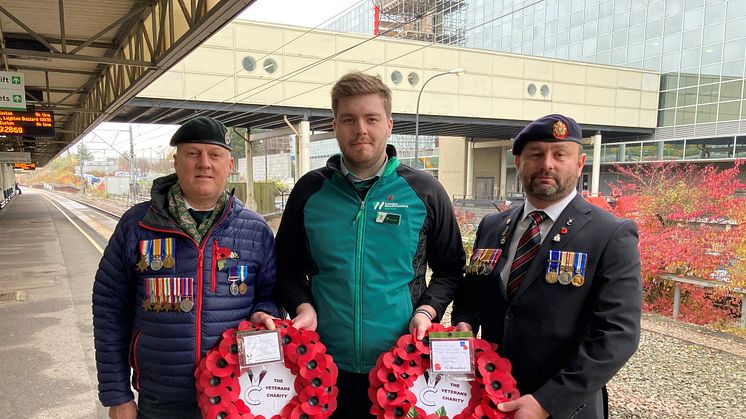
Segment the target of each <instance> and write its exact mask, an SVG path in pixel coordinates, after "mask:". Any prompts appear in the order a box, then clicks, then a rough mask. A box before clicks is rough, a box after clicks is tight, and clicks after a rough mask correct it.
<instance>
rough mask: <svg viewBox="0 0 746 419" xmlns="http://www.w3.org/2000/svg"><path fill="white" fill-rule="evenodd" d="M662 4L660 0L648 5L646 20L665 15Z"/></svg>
mask: <svg viewBox="0 0 746 419" xmlns="http://www.w3.org/2000/svg"><path fill="white" fill-rule="evenodd" d="M663 6H664V4H663V2H662V1H659V2H655V3H651V4H649V5H648V20H653V19H660V18H662V17H663V16H664V15H665V13H664V12H665V9H664V7H663Z"/></svg>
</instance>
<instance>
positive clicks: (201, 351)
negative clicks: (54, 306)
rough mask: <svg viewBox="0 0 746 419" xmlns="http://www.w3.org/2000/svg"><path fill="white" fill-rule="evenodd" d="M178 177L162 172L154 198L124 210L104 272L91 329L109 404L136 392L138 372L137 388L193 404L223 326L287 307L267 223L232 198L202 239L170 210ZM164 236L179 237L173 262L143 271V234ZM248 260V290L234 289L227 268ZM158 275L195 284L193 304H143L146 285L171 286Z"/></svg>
mask: <svg viewBox="0 0 746 419" xmlns="http://www.w3.org/2000/svg"><path fill="white" fill-rule="evenodd" d="M175 182H176V175H169V176H166V177H163V178H159V179H156V181H155V182H154V184H153V192H152V194H151V195H152V196H153V199H152V200H151V202H149V203H142V204H138V205H135V206H134V207H132V208H131V209H130V210H128V211H127V212H126V213H125V214H124V215H123V216H122V219H121V221H120V222H119V224H118V225H117V227H116V229H115V231H114V234H113V235H112V237H111V239H110V240H109V244H108V246H107V247H106V250H105V251H104V255H103V258H102V259H101V262H100V264H99V268H98V272H97V273H96V280H95V283H94V285H93V332H94V339H95V347H96V367H97V369H98V382H99V386H98V390H99V398H100V399H101V403H103V405H104V406H113V405H118V404H121V403H125V402H128V401H130V400H132V399H133V394H132V391H131V390H130V378H131V382H132V386H133V387H134V388H135V389H136V390H138V391H139V392H140V394H141V395H144V396H147V397H148V398H151V399H156V400H159V401H164V402H170V401H185V402H189V401H194V400H195V399H196V394H195V386H194V378H193V374H194V369H195V366H196V364H197V363H198V362H199V360H200V359H201V357H202V356H204V355H205V353H206V352H207V351H208V350H209V349H211V348H212V347H213V346H214V345H215V343H216V342H217V340H218V338H219V337H220V335H221V333H222V332H223V331H224V330H225V329H227V328H230V327H235V326H236V325H237V324H238V323H239V322H240V321H241V320H244V319H248V318H249V316H250V315H251V314H252V313H254V312H255V311H264V312H267V313H270V314H272V315H274V316H279V314H280V313H279V312H278V308H277V306H276V305H275V304H274V302H273V301H272V300H271V295H272V288H273V287H274V283H275V250H274V238H273V236H272V231H271V230H270V229H269V227H268V226H267V224H266V222H265V221H264V220H263V219H262V218H261V217H260V216H259V215H258V214H257V213H255V212H253V211H250V210H248V209H245V208H243V204H242V203H241V202H240V201H239V200H238V199H236V198H235V197H231V198H230V199H229V200H228V203H227V204H226V207H225V209H224V210H223V214H222V215H221V216H220V217H219V219H218V220H217V221H216V222H215V225H214V226H213V227H212V229H211V230H210V231H209V232H208V233H207V234H206V235H205V238H204V239H203V240H202V243H199V244H198V243H196V242H195V241H194V240H193V239H192V238H191V237H189V236H188V235H186V234H185V233H184V232H183V231H182V230H181V229H180V228H179V227H178V225H177V224H176V223H175V222H174V221H173V220H172V218H171V216H170V214H169V212H168V209H167V195H166V194H167V191H168V189H169V188H170V187H171V186H172V185H173V184H174V183H175ZM164 238H174V240H173V242H174V250H173V255H174V259H175V261H176V263H175V265H174V266H173V267H171V268H170V269H168V268H166V267H163V268H161V269H159V270H157V271H154V270H153V269H152V268H150V267H148V268H147V269H146V270H145V271H144V272H139V271H138V270H137V269H136V265H137V263H138V261H139V260H140V252H139V246H140V243H141V240H152V239H164ZM225 249H229V252H233V255H232V257H230V256H229V257H228V258H225V259H224V263H225V266H224V267H223V269H219V268H218V266H217V265H218V263H217V262H218V259H219V258H218V257H217V255H218V253H219V251H221V250H222V251H223V253H225ZM162 254H164V255H165V253H162ZM240 266H246V267H247V269H248V278H247V279H246V281H245V283H246V284H247V285H248V290H247V291H246V293H245V294H243V295H241V294H239V295H236V296H234V295H231V293H230V290H229V288H230V284H231V283H230V281H228V272H229V270H230V268H231V267H240ZM233 271H234V272H235V271H236V269H234V270H233ZM154 278H156V279H154ZM157 278H181V279H177V280H175V281H176V282H178V283H180V284H187V283H190V284H192V286H193V302H194V306H193V307H192V308H191V310H189V311H184V310H178V309H177V310H172V311H155V310H153V309H152V307H148V308H149V309H148V310H145V306H147V304H146V303H144V301H146V299H147V298H148V295H150V294H151V293H152V290H146V287H148V288H150V286H152V284H158V283H161V284H163V283H164V280H163V279H157ZM166 281H167V282H168V281H169V280H166ZM172 283H174V282H172ZM148 285H150V286H148ZM187 308H188V305H187Z"/></svg>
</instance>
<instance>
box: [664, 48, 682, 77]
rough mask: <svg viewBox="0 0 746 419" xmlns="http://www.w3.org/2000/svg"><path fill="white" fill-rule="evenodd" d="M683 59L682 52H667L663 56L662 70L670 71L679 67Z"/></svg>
mask: <svg viewBox="0 0 746 419" xmlns="http://www.w3.org/2000/svg"><path fill="white" fill-rule="evenodd" d="M680 61H681V53H678V52H674V53H672V54H665V55H663V57H662V62H661V71H662V72H664V73H668V72H671V71H676V70H678V69H679V62H680Z"/></svg>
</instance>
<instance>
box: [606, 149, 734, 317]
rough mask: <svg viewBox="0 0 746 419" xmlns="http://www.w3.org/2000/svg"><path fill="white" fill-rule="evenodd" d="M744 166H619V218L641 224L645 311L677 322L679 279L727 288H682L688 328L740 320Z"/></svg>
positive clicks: (615, 186) (615, 188) (616, 190)
mask: <svg viewBox="0 0 746 419" xmlns="http://www.w3.org/2000/svg"><path fill="white" fill-rule="evenodd" d="M744 162H745V161H744V160H737V161H736V162H735V165H734V166H733V167H731V168H728V169H718V168H716V167H714V166H711V165H708V166H704V167H703V166H701V165H694V164H681V163H669V162H666V163H651V164H641V165H629V166H617V167H616V172H617V173H618V174H619V178H620V179H621V180H620V181H619V182H618V183H617V184H613V185H611V187H612V197H613V198H612V200H613V201H615V202H616V205H615V206H614V212H615V213H616V214H617V215H619V216H621V217H625V218H630V219H633V220H635V221H636V222H637V225H638V228H639V232H640V246H639V248H640V256H641V260H642V277H643V286H644V290H645V297H644V298H645V301H644V309H645V310H646V311H654V312H660V313H662V314H665V315H670V313H671V310H672V305H673V289H674V284H673V283H671V282H670V281H664V280H662V279H661V277H660V275H661V274H664V273H673V274H676V275H682V276H691V277H696V278H699V279H704V280H713V281H718V280H719V281H720V282H718V284H721V285H723V286H722V287H718V288H714V289H713V288H702V287H698V286H689V285H682V286H681V289H682V293H681V297H682V298H681V307H680V314H681V316H682V318H683V320H685V321H689V322H693V323H698V324H711V323H715V322H722V321H727V320H728V317H729V316H730V317H734V316H737V315H739V314H740V305H741V297H740V294H735V293H732V292H728V289H729V288H733V287H744V285H746V198H744V197H743V196H739V195H743V191H744V190H746V183H744V182H743V181H742V180H740V179H739V178H738V174H739V172H740V170H741V166H743V164H744Z"/></svg>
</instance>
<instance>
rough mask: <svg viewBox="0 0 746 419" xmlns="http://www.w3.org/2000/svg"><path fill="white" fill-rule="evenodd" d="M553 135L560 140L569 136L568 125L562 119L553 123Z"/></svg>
mask: <svg viewBox="0 0 746 419" xmlns="http://www.w3.org/2000/svg"><path fill="white" fill-rule="evenodd" d="M552 135H554V138H556V139H558V140H564V139H565V138H567V125H565V123H564V122H562V121H557V122H555V123H554V125H552Z"/></svg>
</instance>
